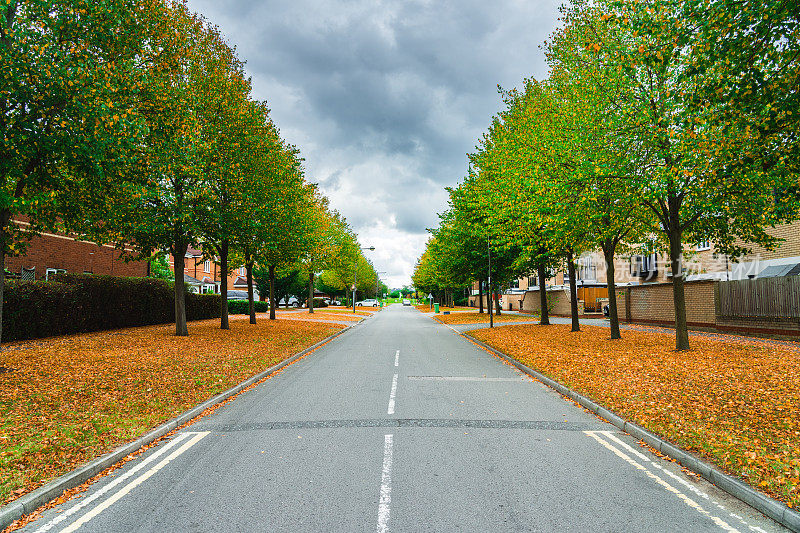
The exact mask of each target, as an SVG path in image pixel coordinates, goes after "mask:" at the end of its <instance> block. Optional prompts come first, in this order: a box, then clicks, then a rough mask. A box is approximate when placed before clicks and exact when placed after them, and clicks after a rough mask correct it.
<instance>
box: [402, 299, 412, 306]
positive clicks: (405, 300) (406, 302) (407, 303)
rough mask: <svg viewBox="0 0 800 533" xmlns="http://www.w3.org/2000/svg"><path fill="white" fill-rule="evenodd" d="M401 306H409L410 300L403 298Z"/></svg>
mask: <svg viewBox="0 0 800 533" xmlns="http://www.w3.org/2000/svg"><path fill="white" fill-rule="evenodd" d="M403 305H411V300H409V299H408V298H403Z"/></svg>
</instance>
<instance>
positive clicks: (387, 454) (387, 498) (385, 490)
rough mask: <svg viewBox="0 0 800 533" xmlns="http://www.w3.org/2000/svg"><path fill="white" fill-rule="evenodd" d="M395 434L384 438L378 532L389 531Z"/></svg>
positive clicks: (384, 532)
mask: <svg viewBox="0 0 800 533" xmlns="http://www.w3.org/2000/svg"><path fill="white" fill-rule="evenodd" d="M393 440H394V435H385V436H384V438H383V470H382V471H381V497H380V502H379V503H378V529H377V531H378V533H386V532H388V531H389V515H390V514H391V509H392V455H393V453H394V452H393V448H394V444H393Z"/></svg>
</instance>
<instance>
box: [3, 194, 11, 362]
mask: <svg viewBox="0 0 800 533" xmlns="http://www.w3.org/2000/svg"><path fill="white" fill-rule="evenodd" d="M9 222H11V211H10V210H8V209H3V210H2V211H0V343H2V342H3V300H5V293H6V238H7V233H6V227H8V223H9ZM2 350H3V347H2V345H0V351H2Z"/></svg>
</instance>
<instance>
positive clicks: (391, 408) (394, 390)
mask: <svg viewBox="0 0 800 533" xmlns="http://www.w3.org/2000/svg"><path fill="white" fill-rule="evenodd" d="M396 395H397V374H395V375H394V378H392V392H390V393H389V408H388V409H386V414H387V415H393V414H394V397H395V396H396Z"/></svg>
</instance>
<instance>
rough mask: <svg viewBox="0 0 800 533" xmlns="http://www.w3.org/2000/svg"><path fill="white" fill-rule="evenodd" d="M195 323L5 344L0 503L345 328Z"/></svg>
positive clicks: (0, 384) (0, 358)
mask: <svg viewBox="0 0 800 533" xmlns="http://www.w3.org/2000/svg"><path fill="white" fill-rule="evenodd" d="M230 326H231V329H230V330H229V331H223V330H220V329H219V321H218V320H208V321H202V322H193V323H191V324H190V325H189V328H190V335H191V336H189V337H175V336H174V335H173V334H172V333H173V328H174V326H173V325H166V326H151V327H142V328H131V329H125V330H117V331H111V332H102V333H94V334H88V335H74V336H68V337H57V338H53V339H46V340H38V341H35V342H28V343H14V344H11V345H8V346H4V348H5V351H3V352H0V366H2V367H6V368H11V369H13V371H11V372H6V373H4V374H3V375H2V378H1V379H0V442H2V443H3V444H2V447H0V449H2V451H0V504H3V503H6V502H8V501H10V500H12V499H14V498H16V497H18V496H20V495H21V494H23V493H26V492H29V491H31V490H33V489H35V488H36V487H38V486H40V485H42V484H44V483H46V482H48V481H50V480H51V479H53V478H55V477H57V476H59V475H61V474H63V473H65V472H68V471H69V470H71V469H73V468H75V467H76V466H78V465H79V464H81V463H83V462H86V461H88V460H90V459H92V458H94V457H96V456H98V455H100V454H102V453H104V452H106V451H109V450H111V449H113V448H114V447H116V446H118V445H120V444H122V443H124V442H126V441H129V440H131V439H132V438H135V437H137V436H139V435H141V434H143V433H145V432H146V431H147V430H149V429H150V428H152V427H155V426H156V425H158V424H159V423H161V422H163V421H165V420H168V419H170V418H172V417H174V416H177V415H178V414H180V413H181V412H183V411H185V410H186V409H189V408H191V407H193V406H194V405H197V404H198V403H200V402H202V401H204V400H206V399H208V398H210V397H212V396H214V395H215V394H218V393H220V392H222V391H224V390H227V389H228V388H230V387H231V386H233V385H235V384H237V383H239V382H241V381H243V380H245V379H247V378H248V377H250V376H252V375H254V374H256V373H258V372H260V371H262V370H264V369H266V368H268V367H270V366H272V365H274V364H276V363H278V362H280V361H281V360H283V359H285V358H286V357H289V356H291V355H293V354H295V353H297V352H299V351H301V350H302V349H304V348H306V347H308V346H311V345H313V344H315V343H317V342H319V341H320V340H322V339H324V338H325V337H327V336H328V335H330V334H332V333H334V332H335V331H337V330H339V329H341V327H342V326H339V325H333V324H325V323H320V322H316V323H315V322H312V321H300V320H280V321H278V320H275V321H270V320H260V321H259V323H258V324H257V325H251V324H249V323H247V321H245V320H231V322H230Z"/></svg>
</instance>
